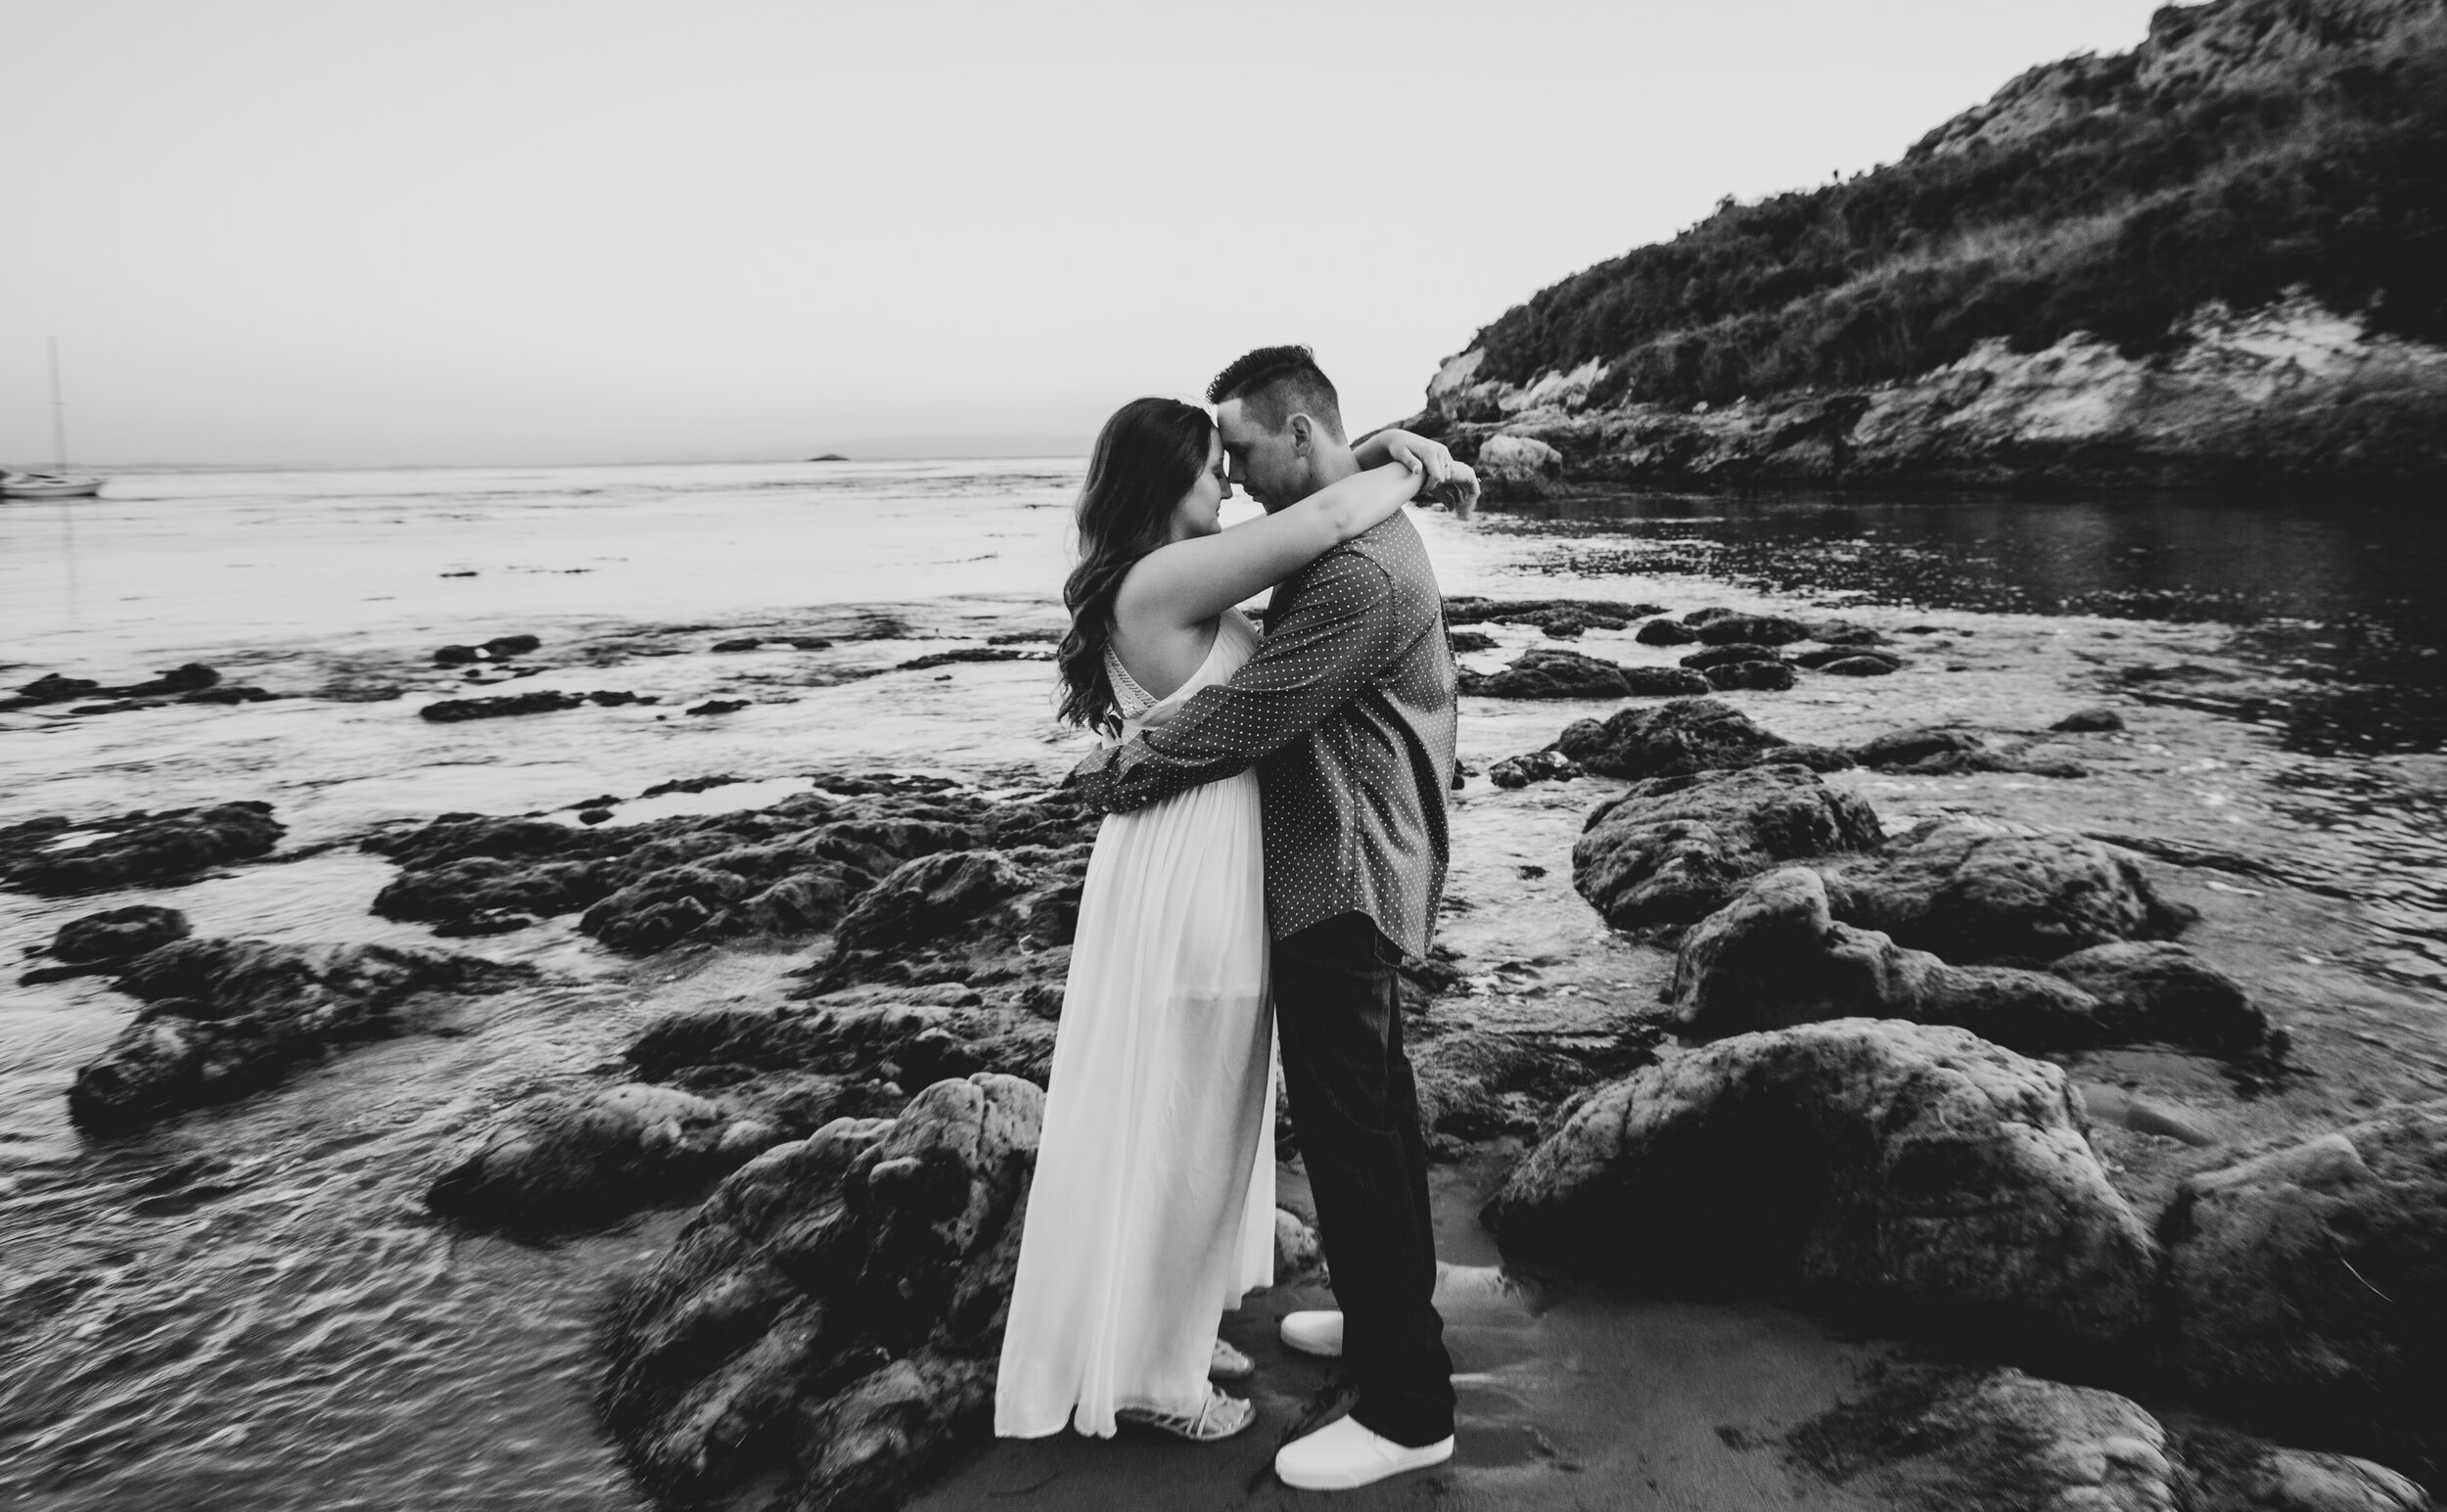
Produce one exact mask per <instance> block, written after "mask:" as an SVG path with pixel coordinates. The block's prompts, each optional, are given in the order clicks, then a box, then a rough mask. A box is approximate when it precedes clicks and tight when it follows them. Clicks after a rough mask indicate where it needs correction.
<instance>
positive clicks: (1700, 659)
mask: <svg viewBox="0 0 2447 1512" xmlns="http://www.w3.org/2000/svg"><path fill="white" fill-rule="evenodd" d="M1775 660H1777V656H1776V653H1775V652H1774V651H1773V650H1771V649H1770V648H1768V647H1767V646H1764V645H1759V644H1756V643H1753V642H1750V641H1718V642H1715V643H1713V644H1711V645H1710V646H1708V648H1707V649H1706V650H1704V651H1694V652H1692V653H1691V654H1690V655H1688V656H1686V657H1684V658H1683V659H1682V664H1683V665H1685V666H1687V667H1689V668H1690V669H1691V670H1692V671H1694V672H1704V671H1708V670H1710V669H1712V668H1715V667H1719V666H1731V665H1732V664H1734V663H1736V662H1773V661H1775Z"/></svg>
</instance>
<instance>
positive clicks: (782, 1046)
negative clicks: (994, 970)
mask: <svg viewBox="0 0 2447 1512" xmlns="http://www.w3.org/2000/svg"><path fill="white" fill-rule="evenodd" d="M1053 1039H1054V1026H1053V1024H1052V1023H1051V1022H1049V1021H1047V1020H1045V1019H1043V1018H1040V1017H1039V1016H1038V1015H1036V1014H1035V1013H1033V1012H1030V1011H1028V1010H1027V1008H1026V1007H1025V1006H1014V1007H989V1006H986V1005H985V1004H984V1003H983V1001H982V994H980V993H979V992H977V991H975V990H973V989H970V988H968V987H965V986H954V985H946V986H942V987H934V988H927V987H917V988H905V989H892V988H885V989H877V988H859V989H853V990H851V991H847V992H841V993H835V994H833V995H831V996H829V997H822V998H817V999H815V1000H814V1001H811V1002H808V1003H786V1004H783V1005H781V1006H779V1007H774V1008H722V1009H713V1010H708V1011H702V1012H691V1013H675V1014H667V1015H665V1016H664V1017H663V1018H660V1019H658V1020H656V1021H655V1022H654V1023H653V1024H651V1025H648V1026H647V1028H646V1030H645V1031H644V1032H643V1033H641V1034H639V1035H638V1036H637V1038H636V1040H635V1041H634V1042H632V1043H631V1044H630V1045H629V1047H628V1062H629V1064H630V1065H631V1066H632V1067H634V1068H635V1069H636V1072H637V1075H638V1076H639V1077H643V1078H644V1079H646V1080H649V1081H669V1082H673V1083H675V1084H678V1085H681V1086H685V1087H687V1088H689V1089H690V1090H692V1091H699V1092H707V1093H712V1092H714V1091H716V1090H723V1089H731V1088H737V1087H742V1086H752V1085H754V1083H755V1078H757V1077H762V1076H763V1075H764V1074H767V1073H787V1074H809V1075H814V1076H820V1077H844V1078H851V1079H857V1080H869V1081H876V1082H897V1083H899V1084H900V1085H901V1086H924V1085H926V1084H928V1083H929V1082H933V1081H940V1080H942V1079H944V1078H946V1077H965V1076H969V1075H972V1074H973V1073H977V1072H982V1071H991V1072H997V1073H1001V1074H1005V1075H1009V1076H1015V1077H1023V1078H1025V1079H1027V1080H1031V1081H1035V1082H1038V1083H1039V1084H1042V1083H1043V1081H1044V1079H1045V1075H1046V1070H1047V1067H1048V1066H1049V1064H1050V1063H1051V1061H1052V1057H1053ZM760 1095H762V1094H760ZM784 1122H786V1121H784Z"/></svg>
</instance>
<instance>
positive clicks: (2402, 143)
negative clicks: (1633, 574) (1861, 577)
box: [1421, 0, 2447, 487]
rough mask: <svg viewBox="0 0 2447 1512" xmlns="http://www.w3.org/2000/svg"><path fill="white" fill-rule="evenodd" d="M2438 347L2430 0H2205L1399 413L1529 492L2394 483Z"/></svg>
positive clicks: (1592, 297) (1462, 359) (1626, 286)
mask: <svg viewBox="0 0 2447 1512" xmlns="http://www.w3.org/2000/svg"><path fill="white" fill-rule="evenodd" d="M2442 359H2447V0H2213V3H2210V4H2206V5H2200V6H2193V7H2170V8H2168V9H2165V10H2161V11H2160V12H2158V13H2157V15H2156V16H2155V17H2154V18H2153V19H2152V20H2151V23H2150V27H2149V35H2148V38H2147V40H2146V41H2145V42H2144V43H2143V44H2142V45H2141V46H2140V47H2138V48H2136V49H2135V50H2134V51H2132V52H2130V53H2126V54H2121V55H2118V56H2115V57H2108V58H2101V57H2090V56H2085V57H2078V58H2071V59H2066V60H2064V61H2062V62H2059V63H2053V64H2048V65H2045V66H2043V67H2041V68H2037V69H2031V70H2030V71H2029V72H2027V73H2025V74H2023V75H2022V76H2021V77H2019V78H2016V79H2014V80H2013V81H2012V82H2010V83H2008V84H2007V85H2006V86H2005V88H2004V89H2002V90H2000V91H1999V92H1998V93H1997V95H1996V96H1995V97H1994V98H1993V99H1991V100H1990V101H1989V102H1988V103H1987V104H1985V105H1983V106H1980V107H1978V108H1976V109H1974V110H1971V111H1968V112H1966V113H1964V114H1963V115H1960V116H1958V117H1956V118H1955V119H1953V120H1951V121H1948V122H1946V123H1945V124H1944V125H1941V126H1939V127H1938V128H1937V129H1936V130H1934V131H1931V132H1930V133H1928V135H1927V136H1925V137H1923V138H1922V139H1921V140H1920V141H1919V142H1918V143H1917V144H1916V145H1915V146H1914V147H1913V148H1912V149H1911V150H1910V151H1909V152H1908V153H1907V154H1906V155H1905V156H1904V159H1903V160H1902V161H1900V162H1897V163H1893V164H1890V165H1887V166H1884V167H1880V168H1877V169H1875V170H1874V171H1871V172H1868V173H1864V174H1861V175H1859V176H1857V177H1855V178H1853V179H1851V180H1849V181H1847V182H1843V183H1838V184H1833V185H1829V186H1826V187H1824V188H1820V189H1815V190H1810V191H1806V192H1795V193H1791V194H1784V195H1778V196H1775V197H1773V198H1771V199H1768V200H1765V201H1762V202H1761V203H1758V204H1755V205H1736V204H1733V203H1731V201H1728V202H1727V203H1726V204H1724V205H1723V206H1721V207H1720V208H1719V210H1718V212H1717V213H1716V214H1714V215H1712V216H1710V217H1709V218H1708V219H1706V220H1704V221H1702V222H1701V223H1700V224H1698V225H1696V226H1694V227H1692V228H1691V229H1690V230H1688V231H1686V232H1685V233H1683V234H1682V235H1680V236H1678V237H1676V238H1674V239H1673V240H1672V241H1670V242H1665V243H1661V244H1658V245H1655V246H1650V247H1642V248H1639V249H1637V250H1635V251H1633V252H1629V253H1627V254H1625V255H1624V256H1621V257H1617V258H1615V259H1613V260H1611V261H1608V262H1603V263H1600V264H1598V265H1597V266H1595V267H1593V268H1590V269H1588V270H1586V271H1584V272H1581V273H1578V274H1575V275H1573V276H1572V277H1570V278H1567V279H1565V280H1563V281H1562V282H1560V283H1558V284H1555V285H1553V286H1552V287H1550V288H1547V289H1545V290H1542V291H1541V292H1539V293H1538V294H1537V295H1536V296H1535V297H1533V298H1531V299H1530V300H1529V301H1528V302H1527V303H1525V304H1521V305H1518V306H1516V307H1514V308H1513V309H1511V310H1508V311H1506V312H1505V313H1504V314H1503V315H1502V316H1501V318H1499V319H1497V320H1496V321H1494V322H1493V323H1492V324H1490V325H1488V326H1487V327H1485V328H1484V329H1483V330H1481V331H1480V332H1479V333H1478V335H1477V336H1476V337H1475V338H1474V339H1473V340H1472V342H1471V344H1470V347H1469V349H1468V350H1466V351H1464V352H1463V353H1462V354H1461V355H1460V356H1458V357H1455V358H1454V359H1452V360H1451V361H1450V362H1448V363H1447V364H1446V367H1445V370H1444V372H1443V373H1441V374H1439V376H1438V378H1437V380H1436V382H1435V384H1434V385H1433V386H1431V388H1430V390H1429V406H1428V410H1427V411H1426V413H1425V414H1424V415H1423V416H1422V417H1421V421H1422V423H1425V424H1428V425H1431V426H1433V427H1441V428H1445V429H1447V430H1449V431H1451V432H1452V434H1453V435H1454V437H1455V438H1456V439H1457V440H1460V441H1462V442H1464V443H1467V444H1471V445H1475V444H1476V443H1477V442H1478V441H1481V440H1483V439H1485V438H1486V437H1487V436H1488V435H1492V434H1498V433H1504V432H1508V433H1511V434H1513V435H1519V436H1521V437H1523V438H1524V440H1525V441H1527V442H1530V443H1533V444H1526V445H1522V446H1517V447H1516V446H1505V447H1499V448H1498V453H1497V455H1496V456H1495V457H1494V458H1491V459H1490V460H1491V462H1494V463H1496V464H1498V466H1497V467H1496V468H1495V469H1494V470H1495V471H1497V472H1499V473H1501V472H1506V471H1508V472H1510V473H1511V474H1512V475H1513V481H1515V483H1516V484H1518V485H1521V486H1530V487H1535V486H1538V485H1540V484H1541V482H1542V481H1544V482H1545V483H1546V484H1548V485H1551V484H1552V483H1553V482H1555V481H1567V482H1568V481H1572V480H1576V479H1577V480H1582V481H1678V482H1693V481H1700V482H1704V481H1846V480H1863V479H1872V480H1875V479H1882V480H1888V481H1908V480H1913V479H1926V480H1929V481H1975V482H1997V481H2006V482H2013V481H2109V482H2142V483H2166V482H2178V483H2182V482H2214V481H2228V480H2231V479H2234V478H2237V477H2241V476H2249V477H2253V478H2259V479H2265V478H2267V477H2268V476H2270V469H2271V468H2274V469H2275V470H2276V473H2277V474H2279V475H2282V476H2285V477H2294V478H2305V479H2308V478H2326V477H2357V478H2370V479H2374V480H2385V481H2413V480H2428V479H2435V478H2440V477H2447V441H2442V440H2441V439H2440V438H2439V437H2440V436H2441V435H2447V366H2442V365H2441V363H2442ZM1923 390H1925V391H1923ZM1745 401H1746V402H1745ZM1729 405H1730V406H1732V407H1733V409H1732V411H1731V412H1730V413H1729V412H1728V410H1727V406H1729ZM2075 411H2084V413H2075ZM2273 420H2274V421H2275V422H2276V423H2275V425H2274V428H2272V427H2271V424H2270V422H2272V421H2273ZM2238 443H2241V444H2239V445H2238ZM1507 458H1509V460H1508V461H1507V460H1506V459H1507Z"/></svg>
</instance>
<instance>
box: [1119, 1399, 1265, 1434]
mask: <svg viewBox="0 0 2447 1512" xmlns="http://www.w3.org/2000/svg"><path fill="white" fill-rule="evenodd" d="M1113 1415H1114V1417H1115V1418H1116V1419H1118V1420H1120V1421H1121V1422H1125V1423H1136V1424H1137V1425H1139V1426H1140V1427H1142V1428H1154V1429H1160V1430H1162V1431H1163V1432H1165V1433H1168V1434H1171V1435H1173V1436H1174V1437H1175V1438H1177V1439H1187V1440H1189V1441H1191V1442H1192V1443H1216V1442H1218V1441H1220V1440H1224V1439H1228V1438H1230V1437H1231V1436H1232V1435H1234V1434H1236V1433H1239V1432H1240V1431H1241V1430H1242V1429H1244V1428H1247V1427H1248V1426H1249V1425H1250V1424H1252V1423H1254V1422H1256V1421H1257V1420H1258V1409H1257V1408H1256V1407H1254V1406H1251V1405H1250V1404H1249V1403H1248V1402H1247V1401H1244V1400H1242V1399H1241V1398H1240V1397H1232V1396H1227V1395H1225V1394H1224V1391H1223V1390H1222V1389H1221V1388H1219V1387H1216V1386H1209V1387H1208V1388H1207V1399H1206V1400H1204V1401H1202V1402H1200V1403H1199V1404H1198V1410H1197V1411H1195V1412H1158V1411H1156V1410H1155V1409H1154V1408H1153V1407H1117V1408H1115V1409H1114V1413H1113Z"/></svg>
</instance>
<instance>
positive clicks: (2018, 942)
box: [1827, 819, 2192, 962]
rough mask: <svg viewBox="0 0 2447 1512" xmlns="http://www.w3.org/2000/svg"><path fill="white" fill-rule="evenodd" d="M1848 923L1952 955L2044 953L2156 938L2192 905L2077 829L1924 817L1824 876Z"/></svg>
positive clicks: (2176, 928) (2174, 929)
mask: <svg viewBox="0 0 2447 1512" xmlns="http://www.w3.org/2000/svg"><path fill="white" fill-rule="evenodd" d="M1827 892H1828V900H1829V902H1830V903H1831V904H1832V906H1833V908H1834V911H1835V917H1836V918H1838V919H1841V920H1842V921H1844V922H1845V923H1847V924H1857V925H1860V926H1862V927H1864V928H1867V929H1874V930H1882V931H1884V932H1885V933H1886V934H1887V935H1889V936H1891V937H1893V938H1894V939H1895V941H1896V942H1897V943H1898V944H1903V945H1909V946H1911V947H1912V948H1914V949H1916V950H1932V951H1935V952H1936V953H1937V954H1939V955H1942V956H1944V957H1945V958H1946V959H1948V960H1950V961H1965V962H1968V961H1984V960H1991V959H1994V958H1997V957H2001V956H2003V957H2012V958H2015V959H2019V960H2039V961H2047V960H2054V959H2055V957H2057V956H2060V955H2066V954H2069V953H2071V952H2073V951H2075V950H2083V949H2087V948H2089V947H2090V946H2092V945H2101V944H2106V943H2108V942H2109V941H2111V940H2119V939H2168V938H2171V937H2172V936H2174V935H2176V934H2177V933H2179V932H2180V931H2181V930H2182V929H2183V928H2184V927H2185V925H2186V924H2187V923H2189V922H2190V920H2191V917H2192V916H2191V914H2190V913H2188V912H2187V911H2186V910H2184V909H2182V908H2181V907H2179V906H2177V905H2175V904H2172V903H2169V902H2167V901H2166V900H2165V899H2163V898H2161V897H2159V896H2158V894H2157V892H2156V890H2155V889H2153V888H2152V887H2151V886H2150V884H2149V879H2148V877H2147V875H2145V874H2144V873H2143V871H2142V869H2141V866H2140V864H2139V863H2138V862H2137V861H2135V860H2134V859H2133V857H2132V856H2130V855H2129V854H2126V853H2123V852H2120V851H2112V850H2109V849H2108V848H2105V847H2103V846H2101V845H2098V844H2097V843H2095V842H2093V841H2088V840H2084V839H2082V838H2081V837H2079V836H2075V835H2054V834H2047V835H2029V834H2015V833H2011V832H2008V831H2006V830H2002V829H1997V828H1992V827H1989V826H1986V825H1983V824H1980V823H1978V822H1975V821H1970V820H1961V819H1949V820H1939V821H1932V822H1930V823H1928V824H1924V825H1921V826H1918V827H1916V828H1915V829H1912V830H1908V831H1906V832H1905V833H1904V834H1902V835H1899V836H1897V837H1895V838H1894V839H1892V840H1890V841H1888V842H1887V843H1886V847H1885V849H1884V850H1883V851H1882V852H1881V853H1880V854H1879V855H1878V856H1876V857H1875V858H1873V859H1870V860H1865V861H1862V862H1859V863H1855V864H1851V865H1847V866H1845V867H1843V868H1840V869H1839V870H1838V871H1837V872H1836V873H1834V874H1832V875H1830V876H1829V878H1828V890H1827Z"/></svg>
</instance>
